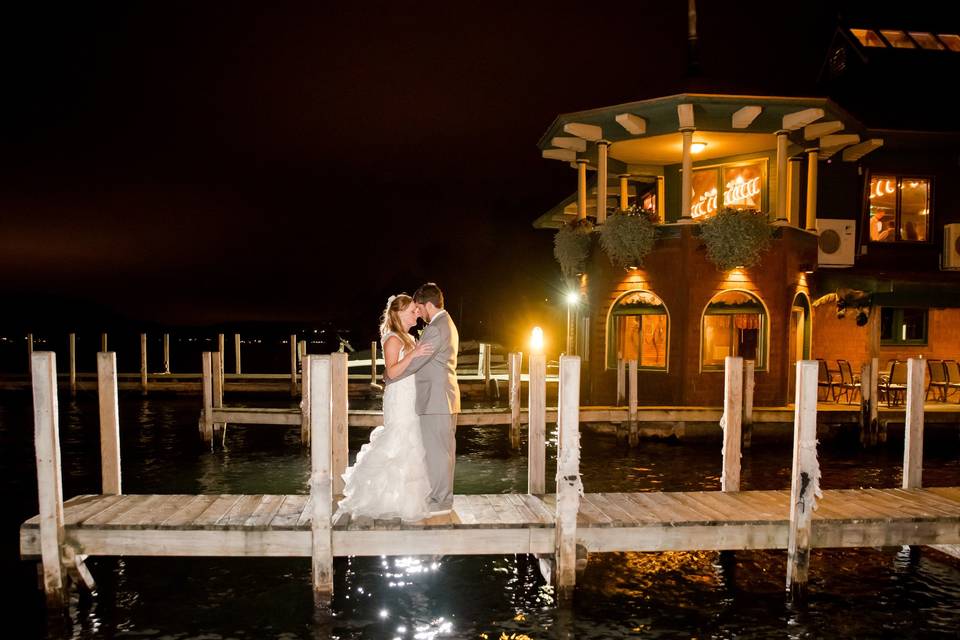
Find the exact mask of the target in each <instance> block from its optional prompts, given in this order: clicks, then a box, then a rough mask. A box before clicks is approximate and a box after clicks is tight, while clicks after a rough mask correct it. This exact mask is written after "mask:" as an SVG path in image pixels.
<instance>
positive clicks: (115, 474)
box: [97, 351, 122, 495]
mask: <svg viewBox="0 0 960 640" xmlns="http://www.w3.org/2000/svg"><path fill="white" fill-rule="evenodd" d="M97 396H98V398H99V407H100V478H101V486H102V487H103V489H102V492H103V494H104V495H120V494H121V493H122V491H121V489H120V486H121V485H120V410H119V408H118V405H117V354H116V353H114V352H112V351H108V352H106V353H98V354H97Z"/></svg>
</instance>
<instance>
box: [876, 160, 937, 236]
mask: <svg viewBox="0 0 960 640" xmlns="http://www.w3.org/2000/svg"><path fill="white" fill-rule="evenodd" d="M869 185H870V186H869V193H868V194H867V202H868V205H867V217H868V220H867V226H868V228H869V229H870V240H871V242H897V241H907V242H925V241H926V240H927V239H928V229H929V228H930V180H929V179H925V178H911V177H907V176H893V175H873V176H871V177H870V182H869Z"/></svg>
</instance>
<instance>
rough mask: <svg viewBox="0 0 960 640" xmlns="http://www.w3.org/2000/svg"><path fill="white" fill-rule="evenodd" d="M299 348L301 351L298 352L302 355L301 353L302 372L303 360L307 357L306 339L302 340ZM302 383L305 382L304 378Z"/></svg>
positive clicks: (301, 369)
mask: <svg viewBox="0 0 960 640" xmlns="http://www.w3.org/2000/svg"><path fill="white" fill-rule="evenodd" d="M297 348H298V349H299V352H298V353H299V354H300V355H299V356H298V357H299V358H300V371H301V373H302V372H303V360H304V358H306V357H307V341H306V340H301V341H300V342H299V343H298V344H297ZM300 384H303V380H301V381H300Z"/></svg>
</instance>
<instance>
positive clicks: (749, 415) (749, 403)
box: [741, 360, 756, 449]
mask: <svg viewBox="0 0 960 640" xmlns="http://www.w3.org/2000/svg"><path fill="white" fill-rule="evenodd" d="M755 368H756V363H755V362H754V361H753V360H745V361H744V363H743V424H742V425H741V428H742V430H743V448H744V449H749V448H750V445H751V444H753V389H754V387H755V386H756V379H755V376H754V369H755Z"/></svg>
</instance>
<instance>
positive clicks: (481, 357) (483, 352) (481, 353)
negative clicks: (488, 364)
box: [477, 342, 488, 377]
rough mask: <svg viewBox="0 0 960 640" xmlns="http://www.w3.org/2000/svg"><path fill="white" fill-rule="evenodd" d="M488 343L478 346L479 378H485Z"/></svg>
mask: <svg viewBox="0 0 960 640" xmlns="http://www.w3.org/2000/svg"><path fill="white" fill-rule="evenodd" d="M487 347H488V345H487V343H485V342H481V343H480V344H479V345H477V376H481V377H482V376H483V370H484V366H485V365H484V362H485V361H486V359H487Z"/></svg>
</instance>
